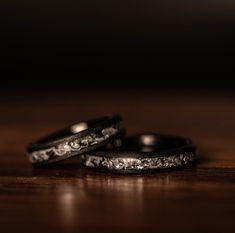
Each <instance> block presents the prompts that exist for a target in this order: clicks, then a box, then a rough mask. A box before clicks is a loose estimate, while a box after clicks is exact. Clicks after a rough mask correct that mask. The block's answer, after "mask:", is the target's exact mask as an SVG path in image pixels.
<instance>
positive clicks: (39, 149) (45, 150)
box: [27, 115, 125, 165]
mask: <svg viewBox="0 0 235 233" xmlns="http://www.w3.org/2000/svg"><path fill="white" fill-rule="evenodd" d="M124 134H125V129H124V127H123V124H122V118H121V117H120V116H119V115H113V116H107V117H101V118H97V119H93V120H89V121H84V122H79V123H76V124H73V125H71V126H69V127H67V128H65V129H63V130H60V131H58V132H56V133H53V134H51V135H49V136H47V137H44V138H42V139H40V140H38V141H36V142H34V143H31V144H30V145H29V146H28V148H27V154H28V156H29V160H30V162H31V163H33V164H40V165H46V164H50V163H54V162H57V161H60V160H64V159H67V158H69V157H72V156H75V155H79V154H83V153H87V152H89V151H92V150H94V149H97V148H99V147H101V146H104V145H105V144H106V143H110V142H111V141H112V140H113V139H115V138H117V137H122V136H123V135H124Z"/></svg>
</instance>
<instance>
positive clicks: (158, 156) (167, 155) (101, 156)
mask: <svg viewBox="0 0 235 233" xmlns="http://www.w3.org/2000/svg"><path fill="white" fill-rule="evenodd" d="M116 142H120V141H116ZM121 142H122V145H121V146H119V147H117V146H116V147H113V148H107V147H106V148H103V150H102V151H101V150H99V151H93V152H92V153H89V154H85V155H82V157H81V159H82V162H83V164H84V165H86V166H87V167H90V168H94V169H96V170H100V171H109V172H118V173H141V172H151V171H156V170H166V169H168V170H170V169H173V168H174V169H175V168H179V167H183V166H187V165H190V164H192V163H193V162H195V160H196V147H195V146H194V145H193V143H192V141H191V140H189V139H186V138H182V137H176V136H169V135H161V134H142V135H139V136H135V137H129V138H125V139H123V140H122V141H121Z"/></svg>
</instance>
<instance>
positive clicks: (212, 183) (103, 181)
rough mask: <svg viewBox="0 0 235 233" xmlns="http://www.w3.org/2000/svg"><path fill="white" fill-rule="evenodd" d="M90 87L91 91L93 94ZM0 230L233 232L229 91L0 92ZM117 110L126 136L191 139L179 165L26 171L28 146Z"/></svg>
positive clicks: (233, 113)
mask: <svg viewBox="0 0 235 233" xmlns="http://www.w3.org/2000/svg"><path fill="white" fill-rule="evenodd" d="M94 93H95V94H94ZM0 101H1V102H0V108H1V109H0V113H1V114H0V232H36V233H37V232H40V233H41V232H44V233H47V232H58V233H60V232H61V233H63V232H100V231H101V232H171V233H172V232H180V233H184V232H185V233H190V232H213V233H221V232H231V233H232V232H235V142H234V140H235V108H234V106H235V97H234V96H231V95H228V94H226V93H225V94H224V95H222V94H220V95H218V94H216V93H207V92H205V93H204V94H200V95H199V94H198V93H197V91H193V92H190V91H188V92H187V93H185V91H184V90H182V91H179V92H177V91H175V92H174V91H170V90H165V91H164V90H163V91H150V92H149V93H148V92H146V93H143V92H141V91H140V92H134V91H131V90H124V91H121V92H117V91H115V90H113V91H112V90H111V91H109V90H105V89H104V90H102V91H100V90H98V91H96V92H92V91H91V90H89V89H87V90H85V91H83V92H79V91H76V90H74V89H73V92H72V94H69V95H68V94H66V93H64V91H62V90H57V91H56V90H54V91H52V92H51V91H50V90H48V91H47V92H44V91H43V90H40V89H38V90H36V91H35V92H34V91H31V92H29V90H25V91H24V90H23V91H21V92H19V91H18V92H17V91H16V92H14V91H11V95H10V94H9V93H8V92H7V91H6V93H5V94H1V100H0ZM112 112H120V113H121V114H122V115H123V117H124V118H125V123H126V125H127V127H128V134H134V133H138V132H161V133H171V134H179V135H182V136H188V137H191V138H192V139H193V140H194V142H195V143H196V144H197V145H198V148H199V152H200V157H201V158H200V160H199V162H198V164H197V165H196V166H195V167H193V168H189V169H185V170H182V171H174V172H163V173H156V174H148V175H126V176H120V175H111V174H102V173H98V172H92V171H90V170H87V169H85V168H81V167H80V166H79V164H78V162H77V160H76V159H74V160H71V161H67V162H65V163H61V164H58V165H57V166H55V167H52V168H50V169H49V168H48V169H42V168H41V169H34V168H33V167H32V166H31V165H30V164H29V162H28V160H27V158H26V155H25V146H26V145H27V143H28V142H30V141H32V140H34V139H36V138H37V137H39V136H42V135H43V134H46V133H48V132H51V131H53V130H56V129H57V128H60V127H63V126H64V125H67V124H69V123H72V122H74V121H77V120H81V119H86V118H92V117H95V116H99V115H104V114H106V113H112Z"/></svg>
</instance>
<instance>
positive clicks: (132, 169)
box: [27, 115, 196, 173]
mask: <svg viewBox="0 0 235 233" xmlns="http://www.w3.org/2000/svg"><path fill="white" fill-rule="evenodd" d="M125 132H126V130H125V128H124V124H123V120H122V118H121V117H120V116H119V115H112V116H106V117H101V118H97V119H93V120H88V121H84V122H79V123H76V124H73V125H71V126H69V127H67V128H65V129H63V130H60V131H58V132H56V133H53V134H51V135H48V136H47V137H44V138H42V139H39V140H38V141H36V142H34V143H31V144H30V145H29V146H28V147H27V154H28V156H29V160H30V162H31V163H33V164H35V165H42V166H43V165H45V166H46V165H48V164H52V163H55V162H58V161H62V160H65V159H68V158H71V157H73V156H80V158H81V161H82V163H83V164H84V165H85V166H87V167H89V168H93V169H96V170H99V171H109V172H119V173H141V172H151V171H157V170H166V169H168V170H170V169H175V168H182V167H185V166H188V165H190V164H192V163H193V162H195V160H196V147H195V146H194V145H193V143H192V141H191V140H189V139H186V138H181V137H176V136H169V135H161V134H156V133H151V134H142V135H137V136H133V137H124V136H125Z"/></svg>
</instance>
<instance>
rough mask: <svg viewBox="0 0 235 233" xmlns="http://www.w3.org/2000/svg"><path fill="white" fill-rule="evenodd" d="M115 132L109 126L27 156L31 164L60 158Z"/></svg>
mask: <svg viewBox="0 0 235 233" xmlns="http://www.w3.org/2000/svg"><path fill="white" fill-rule="evenodd" d="M117 131H118V130H117V129H116V128H115V127H114V126H111V127H107V128H105V129H102V130H101V131H99V132H96V133H91V134H89V135H87V136H84V137H82V138H79V139H74V140H70V141H67V142H63V143H61V144H59V145H57V146H53V147H50V148H47V149H43V150H38V151H34V152H32V153H29V154H28V155H29V160H30V162H31V163H40V162H44V161H48V160H50V159H53V158H55V157H61V156H64V155H68V154H70V153H73V152H79V151H81V150H83V149H85V148H88V147H89V146H93V145H96V144H99V143H101V142H103V141H105V140H107V139H108V138H109V137H111V136H112V135H114V134H116V133H117Z"/></svg>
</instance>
